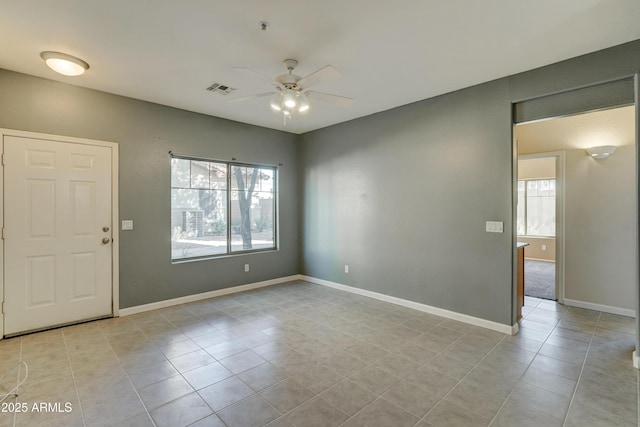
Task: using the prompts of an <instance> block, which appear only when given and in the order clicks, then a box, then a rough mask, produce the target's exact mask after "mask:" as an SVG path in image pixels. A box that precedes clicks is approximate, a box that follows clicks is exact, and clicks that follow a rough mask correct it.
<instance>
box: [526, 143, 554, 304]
mask: <svg viewBox="0 0 640 427" xmlns="http://www.w3.org/2000/svg"><path fill="white" fill-rule="evenodd" d="M561 157H562V153H561V152H557V153H543V154H533V155H527V156H520V157H519V158H518V200H517V215H516V224H517V226H516V232H517V239H518V242H519V243H526V244H527V246H525V248H524V257H525V259H524V295H525V297H532V298H540V299H547V300H553V301H556V300H557V299H558V297H557V295H558V292H557V289H558V282H557V280H556V278H557V277H558V274H556V270H557V265H559V263H557V262H556V261H557V259H556V258H557V257H556V253H557V251H556V233H557V231H558V226H557V221H556V218H557V217H561V216H562V212H561V211H560V209H559V207H561V206H562V203H561V202H562V200H561V197H562V194H563V193H562V191H558V184H562V179H558V175H560V177H562V174H561V173H560V174H559V173H558V169H559V168H560V167H561V164H562V161H563V160H564V158H563V157H562V158H561Z"/></svg>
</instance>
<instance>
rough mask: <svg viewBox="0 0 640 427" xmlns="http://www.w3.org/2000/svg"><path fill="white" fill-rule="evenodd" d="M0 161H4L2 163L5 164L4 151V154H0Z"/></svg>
mask: <svg viewBox="0 0 640 427" xmlns="http://www.w3.org/2000/svg"><path fill="white" fill-rule="evenodd" d="M0 159H1V160H0V161H1V162H2V165H3V166H4V153H2V155H0Z"/></svg>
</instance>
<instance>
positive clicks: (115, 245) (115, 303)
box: [111, 144, 120, 317]
mask: <svg viewBox="0 0 640 427" xmlns="http://www.w3.org/2000/svg"><path fill="white" fill-rule="evenodd" d="M119 158H120V157H119V154H118V144H113V145H112V146H111V290H112V295H111V311H112V314H113V316H114V317H118V316H119V315H120V314H119V312H120V227H119V224H120V217H119V212H120V207H119V205H118V200H120V199H119V196H118V189H119V188H120V187H119V181H118V176H119V171H118V166H119Z"/></svg>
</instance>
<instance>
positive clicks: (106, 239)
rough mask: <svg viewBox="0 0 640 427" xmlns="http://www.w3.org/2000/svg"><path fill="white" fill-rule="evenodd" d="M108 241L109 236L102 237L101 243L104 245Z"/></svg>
mask: <svg viewBox="0 0 640 427" xmlns="http://www.w3.org/2000/svg"><path fill="white" fill-rule="evenodd" d="M110 241H111V239H110V238H108V237H104V238H103V239H102V244H103V245H106V244H107V243H109V242H110Z"/></svg>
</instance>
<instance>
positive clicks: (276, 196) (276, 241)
mask: <svg viewBox="0 0 640 427" xmlns="http://www.w3.org/2000/svg"><path fill="white" fill-rule="evenodd" d="M173 159H179V160H188V161H190V162H191V161H196V162H208V163H220V164H224V165H225V166H226V167H227V174H226V190H225V191H226V204H225V205H226V206H225V208H226V212H225V216H226V218H225V222H226V243H227V244H226V251H225V252H224V253H219V254H208V255H200V256H190V257H183V258H174V257H173V238H171V239H170V242H171V263H172V264H178V263H183V262H193V261H202V260H208V259H218V258H228V257H235V256H242V255H248V254H254V253H260V252H276V251H279V250H280V233H279V228H280V227H279V223H280V214H279V211H280V209H279V205H280V191H279V185H280V179H279V178H280V170H279V165H272V164H266V163H251V162H239V161H236V160H235V159H233V160H220V159H215V158H208V157H198V156H190V155H182V154H175V153H172V152H169V176H170V179H169V189H170V191H173V190H174V189H179V188H181V187H173V185H172V182H171V176H172V173H173V166H172V161H173ZM233 167H246V168H261V169H270V170H272V171H273V208H272V209H273V211H272V214H273V224H272V228H273V246H271V247H267V248H256V249H241V250H234V249H233V243H232V235H233V226H232V214H231V207H232V206H231V205H232V201H233V200H232V197H231V194H232V192H233V191H238V190H237V189H236V190H233V184H232V176H233V174H232V172H231V170H232V168H233ZM196 189H197V188H196ZM169 210H170V211H172V210H173V201H172V200H170V209H169ZM169 230H170V232H171V226H169Z"/></svg>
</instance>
